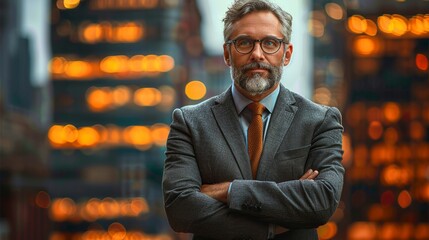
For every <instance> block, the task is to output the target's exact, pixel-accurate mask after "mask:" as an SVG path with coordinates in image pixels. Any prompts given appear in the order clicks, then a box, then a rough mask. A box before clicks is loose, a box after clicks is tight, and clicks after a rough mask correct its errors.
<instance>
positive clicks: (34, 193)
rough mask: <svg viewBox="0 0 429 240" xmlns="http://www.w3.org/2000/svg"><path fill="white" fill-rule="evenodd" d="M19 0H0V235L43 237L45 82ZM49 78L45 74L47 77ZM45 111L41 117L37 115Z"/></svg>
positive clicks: (45, 224) (46, 227)
mask: <svg viewBox="0 0 429 240" xmlns="http://www.w3.org/2000/svg"><path fill="white" fill-rule="evenodd" d="M23 5H24V2H23V1H15V0H3V1H0V53H1V54H0V239H2V240H3V239H4V240H6V239H40V240H42V239H47V238H48V231H49V228H50V221H49V219H48V210H47V204H48V203H47V199H45V198H43V196H44V193H46V186H45V180H46V179H47V178H48V177H49V168H48V162H47V156H48V151H49V146H48V142H47V141H46V134H45V132H46V129H47V128H48V126H49V117H50V111H49V107H48V106H49V103H50V95H49V89H50V88H49V84H47V81H45V83H44V84H35V83H34V81H33V80H34V74H33V72H32V70H34V69H33V65H32V63H31V60H30V59H31V57H32V56H33V54H34V52H35V51H34V48H33V43H34V38H33V36H31V35H26V34H23V31H22V25H23V12H22V8H23ZM46 80H47V79H46ZM41 115H43V117H41Z"/></svg>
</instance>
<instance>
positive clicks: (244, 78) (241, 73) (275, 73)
mask: <svg viewBox="0 0 429 240" xmlns="http://www.w3.org/2000/svg"><path fill="white" fill-rule="evenodd" d="M251 69H264V70H267V72H268V76H267V77H266V78H265V77H264V76H263V75H261V74H259V73H256V74H252V75H251V76H248V75H247V74H246V72H247V71H249V70H251ZM282 73H283V66H273V65H270V64H268V63H264V62H253V63H249V64H246V65H244V66H242V67H239V68H237V67H235V66H234V65H232V66H231V77H232V79H233V80H234V83H235V84H238V85H239V86H240V87H241V88H242V89H244V90H245V91H246V92H248V93H249V94H250V95H251V96H255V95H259V94H262V93H264V92H265V91H267V90H268V89H270V88H272V87H273V86H274V85H275V84H277V83H279V82H280V79H281V76H282Z"/></svg>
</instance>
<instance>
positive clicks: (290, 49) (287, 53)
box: [283, 43, 293, 66]
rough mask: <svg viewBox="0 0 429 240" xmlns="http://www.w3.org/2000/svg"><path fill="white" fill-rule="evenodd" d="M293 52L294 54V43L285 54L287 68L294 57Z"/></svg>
mask: <svg viewBox="0 0 429 240" xmlns="http://www.w3.org/2000/svg"><path fill="white" fill-rule="evenodd" d="M292 52H293V45H292V43H289V44H288V45H287V46H286V52H285V60H284V63H283V64H284V65H285V66H287V65H289V63H290V59H291V57H292Z"/></svg>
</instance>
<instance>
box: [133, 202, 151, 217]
mask: <svg viewBox="0 0 429 240" xmlns="http://www.w3.org/2000/svg"><path fill="white" fill-rule="evenodd" d="M130 209H131V211H132V212H133V215H134V216H138V215H140V214H142V213H147V212H148V211H149V205H148V204H147V202H146V200H145V199H144V198H134V199H132V200H131V203H130Z"/></svg>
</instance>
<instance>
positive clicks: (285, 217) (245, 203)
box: [229, 108, 344, 229]
mask: <svg viewBox="0 0 429 240" xmlns="http://www.w3.org/2000/svg"><path fill="white" fill-rule="evenodd" d="M303 131H305V130H303ZM342 131H343V127H342V125H341V115H340V112H339V111H338V109H336V108H328V110H327V111H326V113H325V116H324V119H323V120H322V121H321V122H320V123H319V125H318V126H317V127H316V128H315V130H314V133H307V134H313V138H312V143H311V148H310V152H309V155H308V158H307V161H306V169H308V168H312V169H314V170H318V171H319V175H318V176H317V178H316V179H315V180H314V181H309V180H293V181H287V182H280V183H276V182H271V181H252V180H235V181H233V182H232V186H231V191H230V195H229V207H230V209H233V210H235V211H237V212H238V213H241V214H247V215H252V216H255V217H257V218H258V219H260V220H263V221H265V222H268V223H275V224H278V225H281V226H283V227H286V228H289V229H294V228H315V227H318V226H320V225H323V224H324V223H326V222H327V221H328V220H329V218H330V217H331V215H332V214H333V213H334V211H335V210H336V208H337V206H338V203H339V200H340V197H341V191H342V187H343V178H344V168H343V166H342V164H341V160H342V154H343V151H342Z"/></svg>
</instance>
